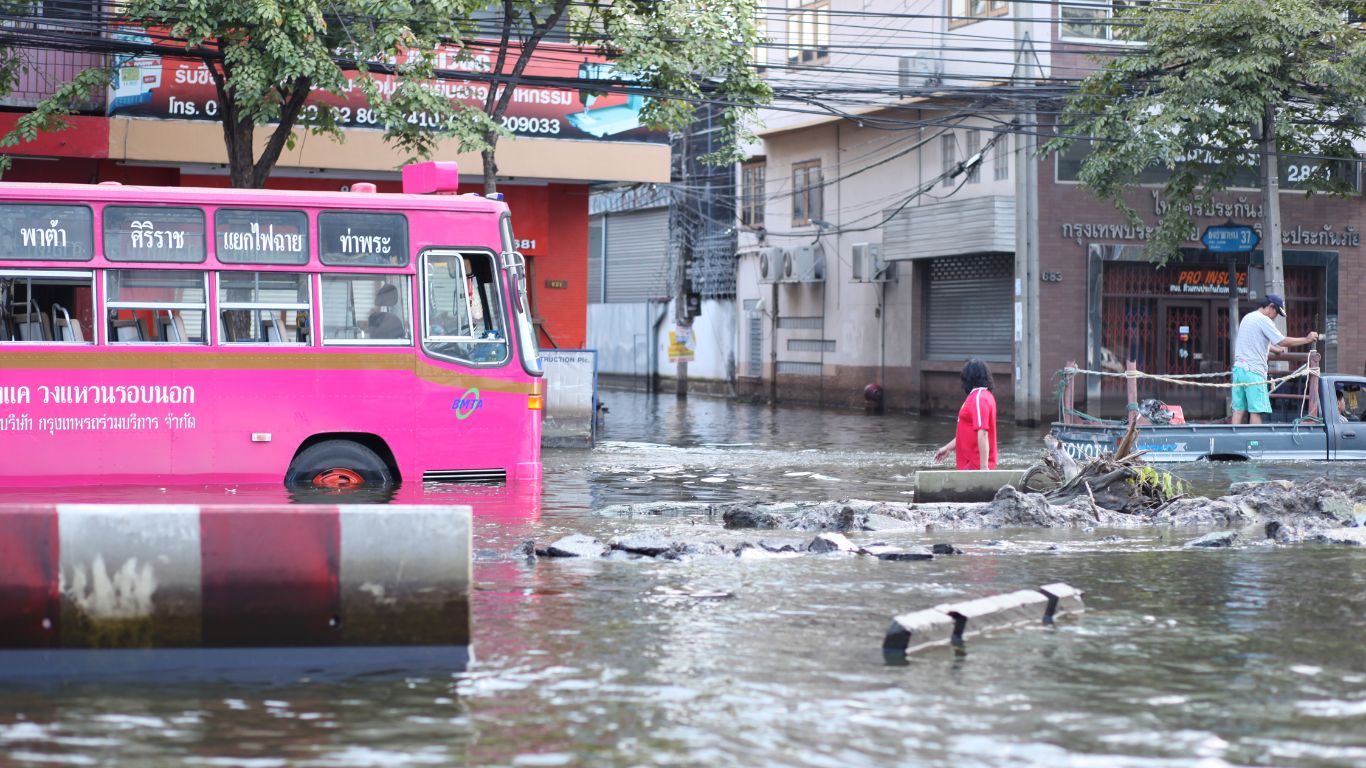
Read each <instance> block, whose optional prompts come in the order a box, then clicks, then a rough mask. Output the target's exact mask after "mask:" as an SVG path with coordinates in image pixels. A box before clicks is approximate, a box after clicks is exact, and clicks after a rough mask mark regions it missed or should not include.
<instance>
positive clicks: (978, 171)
mask: <svg viewBox="0 0 1366 768" xmlns="http://www.w3.org/2000/svg"><path fill="white" fill-rule="evenodd" d="M963 136H964V139H963V144H964V146H963V154H964V155H965V156H966V157H964V158H963V159H964V160H971V159H972V158H973V157H974V156H976V154H977V150H978V149H980V148H981V146H982V132H981V131H979V130H977V129H975V128H974V129H972V130H970V131H968V132H967V133H965V134H963ZM981 180H982V164H981V163H978V164H976V165H974V166H972V170H970V171H968V182H967V183H969V184H976V183H977V182H979V181H981Z"/></svg>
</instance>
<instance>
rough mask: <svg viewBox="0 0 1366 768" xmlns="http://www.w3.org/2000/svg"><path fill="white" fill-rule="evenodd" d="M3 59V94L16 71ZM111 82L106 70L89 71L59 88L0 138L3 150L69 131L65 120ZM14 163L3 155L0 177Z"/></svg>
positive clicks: (0, 74) (0, 71) (0, 77)
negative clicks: (97, 90) (47, 134)
mask: <svg viewBox="0 0 1366 768" xmlns="http://www.w3.org/2000/svg"><path fill="white" fill-rule="evenodd" d="M7 53H8V52H7ZM0 59H4V62H3V63H0V83H3V85H0V87H3V88H4V92H9V90H10V89H11V88H13V86H14V82H15V81H14V77H16V76H17V70H9V69H8V66H9V60H8V59H7V58H5V57H4V56H3V55H0ZM16 61H17V59H16ZM108 83H109V71H108V70H107V69H104V68H93V69H87V70H85V71H84V72H81V73H80V74H78V75H76V77H74V78H72V79H71V81H70V82H68V83H65V84H63V85H62V86H60V87H58V88H57V90H56V91H54V92H53V93H52V95H51V96H48V97H47V98H46V99H43V100H42V101H41V102H39V104H38V106H36V107H34V108H33V111H31V112H28V113H26V114H24V115H23V116H21V117H20V118H19V119H18V120H17V121H15V124H14V128H13V129H12V130H10V132H9V133H6V134H5V135H4V136H0V148H5V149H8V148H10V147H15V146H18V145H20V144H22V143H24V142H27V141H33V140H34V139H36V138H38V134H39V133H48V132H52V131H60V130H62V129H63V128H66V127H67V122H66V120H64V119H63V118H65V117H67V116H68V115H71V114H73V113H74V112H76V111H77V109H79V107H80V105H81V104H82V103H84V102H86V101H87V100H88V99H89V98H90V95H91V92H92V91H95V90H96V89H102V88H104V87H105V86H106V85H107V84H108ZM12 164H13V163H12V159H11V158H10V156H9V155H4V156H0V175H3V174H4V172H5V171H8V170H9V169H10V166H11V165H12Z"/></svg>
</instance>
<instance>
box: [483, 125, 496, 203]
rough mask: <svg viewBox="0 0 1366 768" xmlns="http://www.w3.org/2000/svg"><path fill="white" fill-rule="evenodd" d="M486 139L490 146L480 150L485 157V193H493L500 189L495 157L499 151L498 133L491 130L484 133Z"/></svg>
mask: <svg viewBox="0 0 1366 768" xmlns="http://www.w3.org/2000/svg"><path fill="white" fill-rule="evenodd" d="M484 140H485V141H487V142H488V145H489V148H488V149H486V150H484V151H482V152H480V153H479V156H480V157H482V158H484V194H486V195H491V194H493V193H494V192H497V191H498V162H497V161H496V160H495V159H494V154H495V153H496V152H497V151H498V134H496V133H493V132H492V131H490V132H488V133H486V134H484Z"/></svg>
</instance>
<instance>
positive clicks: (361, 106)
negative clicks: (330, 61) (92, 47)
mask: <svg viewBox="0 0 1366 768" xmlns="http://www.w3.org/2000/svg"><path fill="white" fill-rule="evenodd" d="M114 37H115V38H117V39H120V40H123V41H126V42H131V43H135V44H142V45H147V44H149V43H150V41H151V37H150V36H149V35H148V34H147V33H146V32H144V31H142V30H141V29H137V28H124V29H122V30H120V31H119V32H117V33H115V35H114ZM518 50H519V49H518V47H517V46H513V47H511V48H510V49H509V52H508V56H507V57H506V59H505V63H504V67H503V69H504V72H508V73H510V72H511V70H512V66H513V64H514V62H515V61H516V57H517V53H518ZM468 53H469V55H463V52H462V50H461V48H460V47H459V46H454V45H451V46H442V47H441V48H439V49H437V50H436V51H434V52H432V53H431V54H430V55H432V56H434V57H436V68H437V69H438V70H440V71H443V72H447V73H468V76H453V77H448V78H442V79H439V80H436V81H433V82H430V83H428V84H426V86H425V87H426V88H428V89H429V90H431V91H433V92H435V93H438V94H441V95H442V96H445V97H446V98H448V99H450V100H452V101H459V102H463V103H465V104H467V105H470V106H474V107H480V108H482V106H483V104H484V99H485V97H487V95H488V88H489V84H488V83H487V82H486V81H485V77H486V76H487V74H488V73H490V72H492V71H493V68H494V64H495V62H496V61H497V48H496V47H495V46H491V45H488V44H484V45H479V46H472V47H471V48H470V50H469V52H468ZM394 63H395V64H401V63H402V60H400V61H396V62H394ZM114 69H115V76H114V78H113V83H112V85H111V86H110V92H109V98H108V99H107V104H108V107H107V113H108V114H109V115H111V116H120V117H153V118H177V119H183V120H218V119H219V117H220V116H221V110H222V106H221V105H220V104H219V103H218V91H217V89H216V88H215V87H214V81H213V76H212V74H211V73H210V71H209V69H208V66H207V65H206V64H205V63H204V62H203V61H201V60H199V59H194V58H179V57H174V56H158V55H148V54H137V55H133V54H119V55H116V56H115V59H114ZM347 77H348V81H347V85H346V88H345V91H344V92H343V93H342V94H341V95H339V96H338V95H334V94H330V93H323V92H317V91H315V92H314V93H313V95H312V96H310V97H309V98H308V101H307V102H306V103H305V106H304V110H303V112H302V113H301V115H300V122H302V123H305V124H307V123H308V122H310V121H315V120H317V119H318V117H319V115H320V114H321V113H322V112H323V111H324V110H327V111H329V112H330V113H331V115H332V116H333V118H334V119H335V120H336V123H337V124H338V125H340V126H341V127H343V128H380V127H381V125H380V117H379V115H378V114H376V113H375V111H374V110H373V109H372V108H371V105H370V104H369V102H368V101H367V100H366V97H365V94H364V93H362V92H361V88H360V86H359V85H358V84H357V83H356V79H357V77H358V75H357V73H356V72H355V71H350V72H347ZM521 77H523V78H528V79H531V80H533V81H535V80H542V79H551V80H555V79H559V80H563V81H566V82H572V83H574V86H573V87H568V86H556V85H538V84H523V85H519V86H517V88H516V90H514V91H513V94H512V100H511V102H510V103H509V105H508V108H507V112H506V113H505V114H504V115H503V116H502V124H503V127H504V128H506V129H508V130H509V131H511V132H512V133H513V134H514V135H517V136H534V137H539V138H555V139H590V140H600V141H638V142H639V141H644V142H655V143H665V142H667V141H668V134H667V133H666V132H664V131H657V130H651V129H650V128H648V127H646V126H644V125H642V124H641V122H640V110H641V107H642V106H644V99H643V97H641V96H636V95H630V96H628V95H625V94H611V93H605V92H594V91H592V90H588V89H583V88H581V86H580V84H581V83H582V82H583V81H585V80H601V81H604V86H606V85H607V83H609V82H611V81H613V80H614V79H615V75H614V70H613V66H612V64H611V63H610V62H608V61H607V59H606V58H605V57H603V56H601V55H599V54H596V53H593V52H591V51H585V50H583V49H581V48H579V47H577V46H573V45H566V44H553V43H541V44H540V45H539V46H538V47H537V49H536V55H535V56H534V57H533V58H532V60H531V61H530V62H529V63H528V65H527V68H526V71H525V72H523V73H522V75H521ZM375 79H376V82H377V84H378V86H379V92H380V94H381V95H382V96H388V95H389V94H391V93H393V92H394V90H395V89H396V88H397V87H398V79H397V78H395V77H393V76H390V75H376V78H375ZM407 119H408V121H409V122H411V123H415V124H417V125H422V126H429V127H433V128H435V127H437V122H438V121H437V118H436V117H435V116H434V115H431V114H426V113H422V112H413V113H411V114H409V115H407Z"/></svg>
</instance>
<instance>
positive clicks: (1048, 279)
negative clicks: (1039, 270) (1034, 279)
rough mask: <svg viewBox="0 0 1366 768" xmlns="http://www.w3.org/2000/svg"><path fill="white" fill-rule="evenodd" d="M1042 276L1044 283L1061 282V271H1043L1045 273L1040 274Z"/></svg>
mask: <svg viewBox="0 0 1366 768" xmlns="http://www.w3.org/2000/svg"><path fill="white" fill-rule="evenodd" d="M1042 277H1043V281H1044V282H1045V283H1061V282H1062V273H1061V272H1045V273H1043V276H1042Z"/></svg>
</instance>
